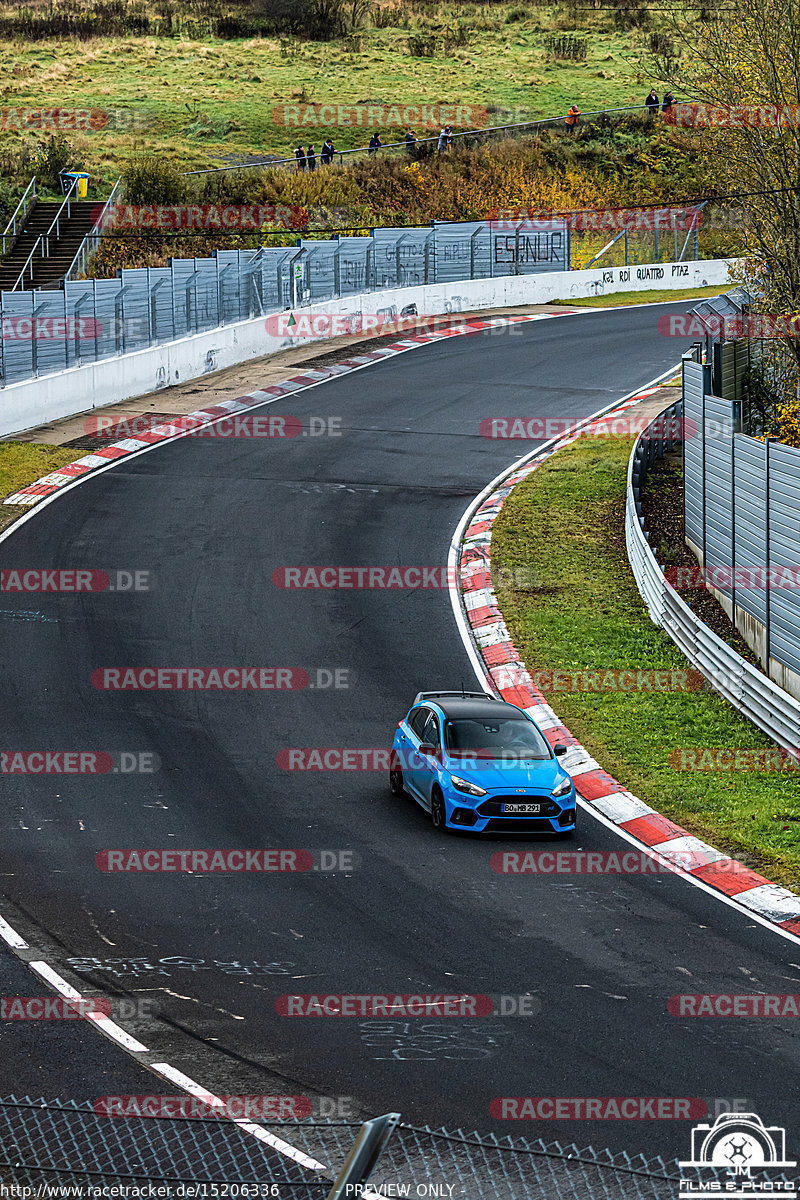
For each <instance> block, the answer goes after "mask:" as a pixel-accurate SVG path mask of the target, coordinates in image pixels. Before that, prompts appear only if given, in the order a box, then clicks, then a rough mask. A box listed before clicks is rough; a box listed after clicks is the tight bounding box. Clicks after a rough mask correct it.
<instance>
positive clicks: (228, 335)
mask: <svg viewBox="0 0 800 1200" xmlns="http://www.w3.org/2000/svg"><path fill="white" fill-rule="evenodd" d="M728 266H729V261H728V260H726V259H706V260H700V261H699V262H688V263H660V264H658V265H657V266H638V267H637V266H631V267H605V268H600V269H599V270H590V271H553V272H549V273H547V274H543V275H507V276H500V277H499V278H496V279H473V280H464V281H463V282H457V283H434V284H428V285H426V286H422V287H409V288H390V289H387V290H386V291H381V292H369V293H365V294H361V295H359V296H348V297H344V298H342V299H339V300H330V301H328V302H326V303H324V304H314V305H311V306H309V307H307V308H301V309H298V310H296V312H295V315H296V316H297V318H298V319H300V318H301V317H302V316H305V315H311V314H315V313H327V314H332V315H333V314H340V313H341V314H348V315H351V316H352V315H358V314H374V313H378V312H380V311H381V310H384V311H385V310H387V309H388V310H392V309H396V310H397V312H398V313H399V312H400V311H401V310H402V309H403V308H404V307H406V306H408V305H411V304H415V305H416V307H417V312H418V313H419V314H420V315H423V316H435V315H439V314H444V313H454V312H462V311H464V312H466V311H470V310H472V309H481V308H503V307H513V306H514V305H520V304H544V303H547V302H548V301H552V300H565V301H569V300H570V299H572V298H578V297H584V296H602V295H605V294H607V293H612V292H625V291H641V292H644V291H646V290H647V289H651V288H660V289H663V288H693V287H705V286H709V287H716V286H719V287H720V289H723V288H724V287H725V286H726V285H727V283H728ZM280 316H281V314H273V315H272V317H271V319H270V318H269V317H267V318H265V317H256V318H254V319H252V320H249V321H239V322H236V323H235V324H233V325H225V326H222V327H220V328H217V329H212V330H209V331H207V332H205V333H198V334H193V335H192V336H190V337H185V338H180V339H179V340H178V341H175V342H165V343H162V344H161V345H158V346H153V347H150V348H148V349H146V350H135V351H133V352H132V353H130V354H124V355H119V356H117V357H116V358H108V359H102V360H101V361H100V362H97V363H86V364H83V365H81V366H79V367H71V368H70V369H69V370H66V371H59V372H57V373H56V374H54V375H43V376H40V377H39V378H38V379H30V380H25V381H24V382H22V383H13V384H9V386H8V387H5V388H2V389H0V437H8V436H10V435H11V434H14V433H19V432H21V431H23V430H25V429H32V428H34V427H35V426H36V425H42V424H46V423H48V422H50V421H56V420H59V419H60V418H61V417H68V416H74V415H75V414H76V413H81V412H86V411H87V410H88V409H91V408H100V407H102V406H103V405H107V404H116V403H117V402H118V401H120V400H129V399H131V398H132V397H134V396H143V395H146V394H147V393H149V392H154V391H157V390H158V389H159V388H166V387H170V386H172V385H174V384H177V383H183V382H185V381H186V380H187V379H197V378H199V377H200V376H202V375H206V374H209V373H210V372H212V371H219V370H222V369H223V368H224V367H231V366H235V365H236V364H237V363H243V362H247V361H248V360H249V359H252V358H262V357H263V356H264V355H267V354H274V353H275V352H276V351H278V350H283V349H286V348H287V347H290V346H296V345H301V344H303V345H305V344H307V343H308V342H310V341H315V340H321V339H323V338H326V337H329V336H330V329H329V328H327V330H325V329H323V330H321V331H320V332H318V333H317V334H316V336H314V335H312V336H309V337H303V338H297V337H295V338H294V339H293V338H292V337H290V336H288V335H282V334H280V332H279V330H278V323H279V318H280ZM387 319H388V318H387ZM324 324H325V323H324V322H323V325H324ZM268 330H270V332H268ZM272 330H274V331H275V332H272ZM356 353H357V351H356Z"/></svg>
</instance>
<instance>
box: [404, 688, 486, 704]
mask: <svg viewBox="0 0 800 1200" xmlns="http://www.w3.org/2000/svg"><path fill="white" fill-rule="evenodd" d="M437 696H463V698H464V699H465V700H466V699H467V698H468V697H473V698H474V697H477V698H479V699H480V700H496V699H497V696H493V695H492V694H491V692H465V691H464V690H463V689H459V691H452V692H417V694H416V696H415V697H414V703H415V704H419V702H420V700H435V699H436V698H437Z"/></svg>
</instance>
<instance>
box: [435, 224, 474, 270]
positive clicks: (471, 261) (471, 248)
mask: <svg viewBox="0 0 800 1200" xmlns="http://www.w3.org/2000/svg"><path fill="white" fill-rule="evenodd" d="M482 232H483V229H482V228H481V226H478V228H477V229H476V230H475V232H474V233H473V234H472V236H471V237H470V239H469V277H470V279H474V278H475V239H476V237H477V236H478V234H480V233H482ZM425 282H426V283H427V282H428V280H427V279H426V280H425Z"/></svg>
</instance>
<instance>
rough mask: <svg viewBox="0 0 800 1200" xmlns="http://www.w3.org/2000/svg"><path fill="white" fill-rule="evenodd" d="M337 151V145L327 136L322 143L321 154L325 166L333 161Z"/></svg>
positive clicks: (320, 157)
mask: <svg viewBox="0 0 800 1200" xmlns="http://www.w3.org/2000/svg"><path fill="white" fill-rule="evenodd" d="M335 153H336V147H335V146H334V144H333V142H332V141H331V139H330V138H329V137H328V138H325V141H324V142H323V143H322V153H321V154H320V156H319V160H320V162H321V163H322V164H323V165H324V166H328V164H329V163H332V162H333V156H334V154H335Z"/></svg>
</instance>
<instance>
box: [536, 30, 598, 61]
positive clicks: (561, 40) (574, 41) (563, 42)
mask: <svg viewBox="0 0 800 1200" xmlns="http://www.w3.org/2000/svg"><path fill="white" fill-rule="evenodd" d="M587 46H588V42H587V39H586V38H582V37H576V36H574V35H573V34H566V33H565V34H562V35H561V36H558V35H557V34H548V36H547V37H546V38H545V39H544V48H545V50H546V51H547V55H548V57H549V58H560V59H572V60H574V61H575V62H583V61H584V60H585V59H586V52H587Z"/></svg>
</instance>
